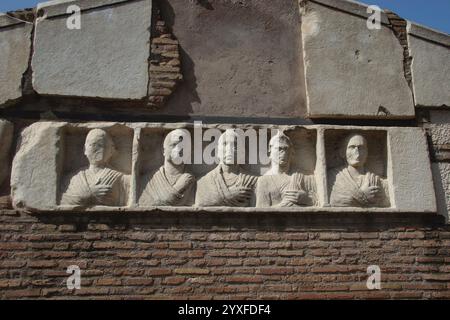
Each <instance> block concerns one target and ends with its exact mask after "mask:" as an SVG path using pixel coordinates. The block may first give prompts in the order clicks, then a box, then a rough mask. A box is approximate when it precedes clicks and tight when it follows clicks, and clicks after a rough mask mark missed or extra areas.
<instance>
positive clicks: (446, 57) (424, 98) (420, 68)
mask: <svg viewBox="0 0 450 320" xmlns="http://www.w3.org/2000/svg"><path fill="white" fill-rule="evenodd" d="M408 45H409V51H410V54H411V56H412V58H413V60H412V65H411V68H412V77H413V88H414V98H415V103H416V106H423V107H440V106H447V107H450V36H449V35H448V34H444V33H440V32H438V31H434V30H431V29H428V28H426V27H422V26H419V25H417V24H415V23H412V22H408Z"/></svg>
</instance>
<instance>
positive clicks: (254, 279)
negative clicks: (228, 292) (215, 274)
mask: <svg viewBox="0 0 450 320" xmlns="http://www.w3.org/2000/svg"><path fill="white" fill-rule="evenodd" d="M225 282H228V283H262V282H263V277H261V276H228V277H225Z"/></svg>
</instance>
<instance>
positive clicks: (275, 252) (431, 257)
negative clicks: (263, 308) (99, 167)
mask: <svg viewBox="0 0 450 320" xmlns="http://www.w3.org/2000/svg"><path fill="white" fill-rule="evenodd" d="M13 213H14V212H13V211H2V212H1V214H0V230H1V232H0V298H1V299H18V298H19V299H27V298H58V297H64V298H75V299H87V298H106V299H119V298H128V299H132V298H136V299H143V298H145V299H176V298H188V299H201V298H205V299H212V298H215V299H216V298H225V299H237V298H257V299H311V298H319V299H324V298H343V299H366V298H387V299H391V298H392V299H394V298H395V299H411V298H419V299H422V298H425V299H428V298H444V299H445V298H446V299H449V298H450V268H449V265H450V226H448V225H447V226H446V225H445V224H444V223H443V221H442V219H441V218H439V217H438V216H434V215H422V216H420V215H419V216H418V215H392V214H391V215H386V216H372V217H370V216H364V215H354V214H349V215H340V216H339V217H337V216H336V215H334V216H333V215H317V214H316V215H304V214H303V215H301V216H298V215H297V216H296V215H270V214H261V215H259V214H258V215H255V214H249V215H241V216H234V215H232V214H222V215H213V216H208V217H205V216H202V215H195V214H188V215H186V214H177V215H175V214H170V215H168V214H167V213H166V214H152V215H147V216H146V215H145V214H142V213H140V214H121V215H118V214H112V213H111V214H101V215H95V214H94V215H91V214H90V215H89V216H88V215H87V214H69V215H61V214H49V215H39V216H30V215H27V214H23V213H22V214H13ZM373 264H375V265H379V266H380V268H381V271H382V275H381V280H382V290H375V291H369V290H368V289H367V288H366V285H365V284H366V280H367V277H368V275H367V274H366V270H367V267H368V266H369V265H373ZM70 265H78V266H79V267H80V268H81V276H82V279H81V286H82V288H81V290H68V289H67V288H66V280H67V277H68V274H67V273H66V268H67V267H68V266H70Z"/></svg>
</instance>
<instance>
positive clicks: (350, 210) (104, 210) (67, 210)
mask: <svg viewBox="0 0 450 320" xmlns="http://www.w3.org/2000/svg"><path fill="white" fill-rule="evenodd" d="M14 212H26V213H30V214H52V215H53V214H54V215H58V214H62V215H64V214H72V213H77V212H78V213H99V214H109V213H113V214H120V213H139V214H147V213H148V214H158V213H186V214H190V213H204V214H208V213H224V214H225V213H236V214H239V213H254V214H259V213H271V214H272V213H273V214H299V215H302V214H303V215H306V214H330V213H339V214H352V215H353V214H354V215H360V214H364V215H368V216H377V215H382V214H386V213H389V214H399V215H407V214H415V213H417V214H426V215H430V214H432V215H434V214H435V212H433V211H423V210H420V211H419V210H414V209H410V210H408V211H406V210H399V209H395V208H370V209H364V208H358V207H345V208H343V207H342V208H340V207H322V208H316V207H298V208H277V209H276V210H274V208H239V207H237V208H236V207H198V208H197V207H164V206H161V207H147V208H140V207H108V206H97V207H95V208H86V209H80V208H79V207H75V206H65V207H64V206H58V207H48V208H39V209H32V208H28V209H26V210H21V209H17V210H14Z"/></svg>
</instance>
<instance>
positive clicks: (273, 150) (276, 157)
mask: <svg viewBox="0 0 450 320" xmlns="http://www.w3.org/2000/svg"><path fill="white" fill-rule="evenodd" d="M291 154H292V148H291V146H290V144H289V141H287V139H282V138H281V139H280V138H276V139H274V141H271V143H270V159H271V161H272V166H275V165H278V166H281V167H283V166H286V165H288V164H289V162H290V159H291Z"/></svg>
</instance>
